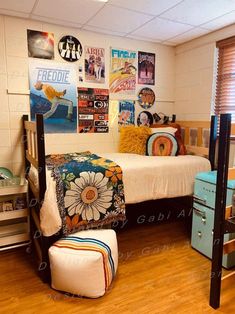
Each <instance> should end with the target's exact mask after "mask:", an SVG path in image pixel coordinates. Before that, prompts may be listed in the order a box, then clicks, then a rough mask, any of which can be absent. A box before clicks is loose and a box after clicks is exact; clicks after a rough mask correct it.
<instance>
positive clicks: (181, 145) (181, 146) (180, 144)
mask: <svg viewBox="0 0 235 314" xmlns="http://www.w3.org/2000/svg"><path fill="white" fill-rule="evenodd" d="M169 127H170V128H175V129H177V131H176V132H175V138H176V140H177V143H178V147H179V148H178V153H177V154H178V155H186V147H185V146H184V143H183V140H182V137H181V128H180V125H179V124H178V123H168V124H152V125H151V128H154V129H156V128H159V129H161V128H167V129H168V128H169ZM167 132H168V131H167ZM154 133H155V131H154ZM168 133H171V132H168Z"/></svg>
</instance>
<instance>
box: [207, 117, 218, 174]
mask: <svg viewBox="0 0 235 314" xmlns="http://www.w3.org/2000/svg"><path fill="white" fill-rule="evenodd" d="M217 128H218V117H217V116H211V126H210V144H209V160H210V163H211V170H214V169H215V148H216V140H217Z"/></svg>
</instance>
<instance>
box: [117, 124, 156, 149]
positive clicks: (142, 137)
mask: <svg viewBox="0 0 235 314" xmlns="http://www.w3.org/2000/svg"><path fill="white" fill-rule="evenodd" d="M151 134H152V131H151V129H150V128H149V127H147V126H134V125H128V126H123V127H121V129H120V142H119V152H120V153H133V154H139V155H145V152H146V142H147V139H148V137H149V136H150V135H151Z"/></svg>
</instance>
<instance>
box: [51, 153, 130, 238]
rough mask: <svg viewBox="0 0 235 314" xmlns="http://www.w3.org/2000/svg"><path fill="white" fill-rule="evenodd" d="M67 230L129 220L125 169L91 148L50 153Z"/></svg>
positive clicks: (64, 224)
mask: <svg viewBox="0 0 235 314" xmlns="http://www.w3.org/2000/svg"><path fill="white" fill-rule="evenodd" d="M46 164H47V168H48V169H49V170H51V174H52V177H53V178H54V180H55V181H56V198H57V205H58V209H59V212H60V216H61V219H62V230H63V234H65V235H66V234H69V233H72V232H75V231H78V230H83V229H88V228H92V227H102V226H103V225H105V224H109V223H111V222H114V221H120V220H125V198H124V186H123V181H122V169H121V168H120V166H119V165H117V164H116V163H115V162H113V161H111V160H109V159H105V158H102V157H99V156H97V155H95V154H92V153H90V152H83V153H72V154H58V155H48V156H46Z"/></svg>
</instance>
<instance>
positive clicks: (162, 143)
mask: <svg viewBox="0 0 235 314" xmlns="http://www.w3.org/2000/svg"><path fill="white" fill-rule="evenodd" d="M177 151H178V144H177V140H176V138H175V137H174V136H173V135H172V134H170V133H164V132H161V133H160V132H159V133H154V134H152V135H150V136H149V138H148V140H147V145H146V155H148V156H175V155H176V154H177Z"/></svg>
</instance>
